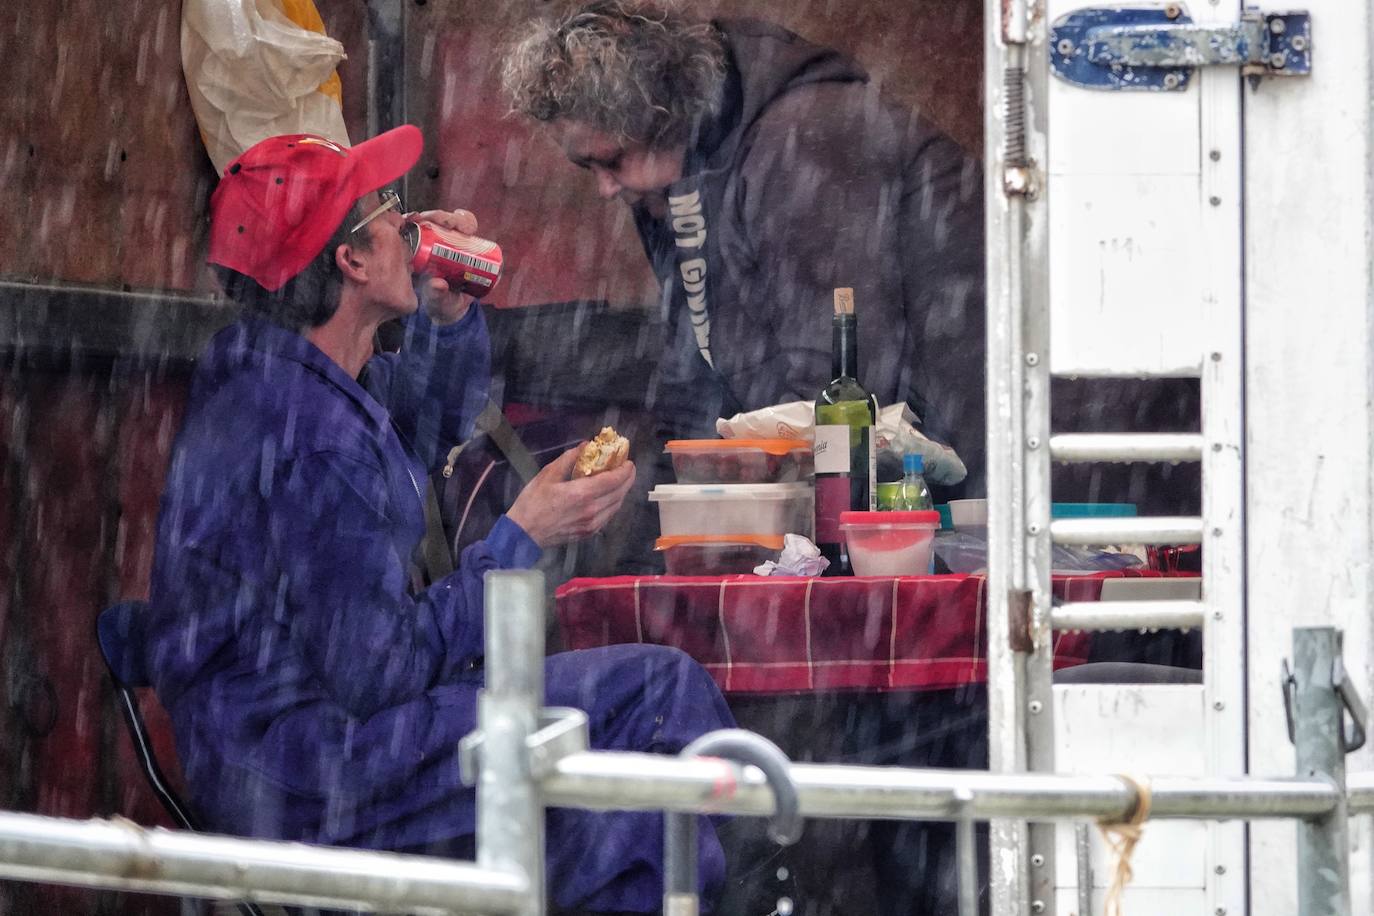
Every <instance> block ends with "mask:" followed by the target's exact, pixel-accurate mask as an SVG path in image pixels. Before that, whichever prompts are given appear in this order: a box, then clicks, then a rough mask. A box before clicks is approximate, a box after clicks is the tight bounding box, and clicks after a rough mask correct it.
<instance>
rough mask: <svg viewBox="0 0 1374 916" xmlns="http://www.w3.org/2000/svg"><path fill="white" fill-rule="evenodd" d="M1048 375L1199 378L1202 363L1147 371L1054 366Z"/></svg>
mask: <svg viewBox="0 0 1374 916" xmlns="http://www.w3.org/2000/svg"><path fill="white" fill-rule="evenodd" d="M1050 374H1051V375H1052V376H1054V377H1055V378H1068V379H1074V378H1104V379H1118V378H1119V379H1166V378H1199V377H1201V375H1202V361H1201V360H1198V361H1197V362H1195V363H1186V364H1181V365H1173V366H1158V367H1155V368H1153V369H1150V370H1148V371H1143V372H1142V371H1141V370H1139V369H1132V368H1131V367H1130V366H1125V365H1119V364H1114V365H1111V366H1068V367H1061V366H1054V367H1052V368H1051V369H1050Z"/></svg>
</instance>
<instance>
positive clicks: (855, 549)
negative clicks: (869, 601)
mask: <svg viewBox="0 0 1374 916" xmlns="http://www.w3.org/2000/svg"><path fill="white" fill-rule="evenodd" d="M939 527H940V513H938V512H935V511H933V510H922V511H917V512H841V513H840V531H841V532H842V533H843V534H844V540H845V544H846V545H847V549H848V551H849V564H850V566H852V567H853V568H854V575H856V576H924V575H927V574H928V573H930V571H931V555H932V551H933V549H934V547H935V529H937V528H939Z"/></svg>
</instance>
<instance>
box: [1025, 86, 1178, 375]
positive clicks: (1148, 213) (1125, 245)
mask: <svg viewBox="0 0 1374 916" xmlns="http://www.w3.org/2000/svg"><path fill="white" fill-rule="evenodd" d="M1077 91H1078V92H1079V93H1081V94H1085V95H1087V94H1089V93H1087V90H1083V89H1079V90H1077ZM1114 95H1116V97H1117V99H1118V100H1121V98H1122V94H1120V93H1114ZM1193 96H1194V97H1196V93H1193ZM1119 107H1120V109H1121V111H1122V112H1123V113H1125V112H1129V111H1131V110H1133V107H1134V106H1133V100H1130V99H1129V97H1128V98H1127V101H1124V102H1121V103H1120V106H1119ZM1057 114H1058V112H1056V116H1057ZM1196 118H1197V112H1196V109H1195V108H1194V110H1193V122H1192V131H1191V135H1192V136H1193V137H1196V135H1197V120H1196ZM1052 123H1054V122H1052ZM1050 142H1051V144H1052V145H1053V144H1054V142H1055V138H1054V128H1053V127H1051V141H1050ZM1055 148H1056V149H1057V148H1058V147H1055ZM1051 180H1052V181H1053V182H1054V196H1053V198H1052V200H1051V204H1050V212H1051V224H1050V225H1051V229H1050V231H1051V239H1052V241H1051V243H1050V302H1051V312H1052V322H1053V323H1052V324H1051V332H1050V369H1051V371H1053V372H1054V373H1056V374H1058V375H1078V374H1084V375H1102V374H1108V375H1119V374H1123V373H1125V372H1128V371H1129V372H1136V373H1161V374H1164V373H1168V374H1176V375H1196V374H1197V370H1198V366H1199V364H1200V360H1199V355H1200V349H1201V348H1200V346H1199V340H1200V338H1201V330H1202V322H1203V320H1204V315H1203V309H1202V300H1201V296H1202V291H1201V286H1200V284H1199V279H1200V278H1199V273H1200V270H1201V259H1202V258H1203V257H1204V256H1205V246H1204V245H1203V240H1202V238H1201V235H1200V230H1201V226H1200V223H1199V215H1200V210H1201V207H1200V204H1199V201H1198V175H1197V172H1196V170H1194V172H1193V174H1191V175H1129V174H1125V175H1077V174H1063V175H1054V176H1052V178H1051Z"/></svg>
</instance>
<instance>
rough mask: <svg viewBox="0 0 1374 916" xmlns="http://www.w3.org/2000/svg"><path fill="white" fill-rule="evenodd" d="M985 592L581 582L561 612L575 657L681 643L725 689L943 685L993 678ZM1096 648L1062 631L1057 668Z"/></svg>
mask: <svg viewBox="0 0 1374 916" xmlns="http://www.w3.org/2000/svg"><path fill="white" fill-rule="evenodd" d="M1138 575H1142V573H1138V572H1104V573H1095V574H1092V575H1084V576H1067V577H1063V578H1058V577H1057V578H1056V579H1055V581H1054V592H1055V595H1056V596H1058V597H1059V598H1062V599H1064V600H1067V601H1096V600H1097V599H1098V597H1099V596H1100V595H1101V592H1102V580H1104V579H1108V578H1116V577H1121V576H1138ZM1144 575H1157V573H1144ZM986 591H987V579H986V578H985V577H983V576H912V577H902V578H834V579H802V578H790V577H773V578H762V577H759V576H726V577H684V576H620V577H616V578H611V579H573V580H572V581H570V582H568V583H566V584H565V585H563V586H562V587H561V588H559V589H558V592H557V611H558V620H559V624H560V626H561V627H562V633H563V640H564V644H565V646H566V647H567V648H569V649H589V648H594V647H597V646H608V645H614V644H618V643H651V644H655V645H664V646H676V647H677V648H679V649H682V650H683V651H685V652H686V653H687V654H688V655H691V656H692V657H693V658H695V659H696V660H697V661H699V662H701V664H702V665H704V666H705V667H706V670H708V671H710V672H711V674H712V676H713V677H714V678H715V679H716V682H717V683H718V684H720V687H721V689H722V690H724V691H726V692H727V693H775V692H783V691H800V690H845V689H866V690H910V689H935V688H943V687H956V686H959V685H961V684H967V683H974V682H979V681H982V680H984V679H985V678H986V677H987V665H986V648H987V637H986V633H985V630H986V628H985V626H984V617H985V615H986V612H987V594H986ZM1089 640H1090V635H1089V634H1085V633H1064V634H1058V635H1057V636H1056V643H1055V666H1056V667H1065V666H1068V665H1075V664H1081V663H1082V662H1084V661H1086V659H1087V651H1088V646H1089Z"/></svg>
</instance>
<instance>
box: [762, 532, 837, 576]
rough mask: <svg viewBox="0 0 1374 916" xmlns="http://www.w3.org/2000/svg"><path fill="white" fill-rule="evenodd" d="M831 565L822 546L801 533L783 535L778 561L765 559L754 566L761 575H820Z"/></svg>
mask: <svg viewBox="0 0 1374 916" xmlns="http://www.w3.org/2000/svg"><path fill="white" fill-rule="evenodd" d="M829 566H830V561H829V560H827V559H826V558H825V557H823V556H821V551H820V548H818V547H817V546H816V545H815V544H813V543H811V541H810V540H808V539H807V538H804V537H802V536H801V535H800V534H787V535H783V539H782V553H781V554H780V555H779V556H778V559H777V560H776V561H774V560H765V561H764V562H762V563H760V564H759V565H758V566H755V567H754V573H755V574H756V575H760V576H819V575H820V574H821V573H823V572H825V570H826V568H827V567H829Z"/></svg>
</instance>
